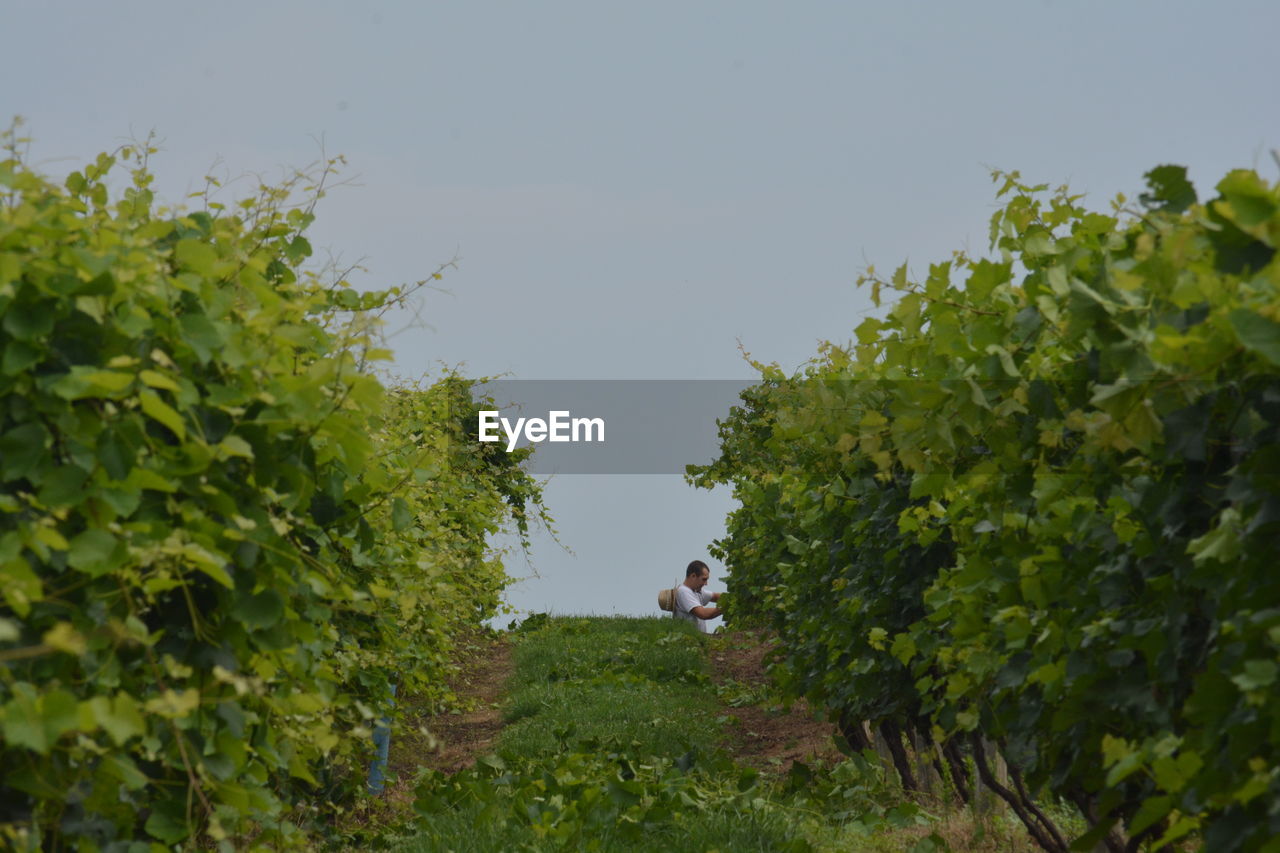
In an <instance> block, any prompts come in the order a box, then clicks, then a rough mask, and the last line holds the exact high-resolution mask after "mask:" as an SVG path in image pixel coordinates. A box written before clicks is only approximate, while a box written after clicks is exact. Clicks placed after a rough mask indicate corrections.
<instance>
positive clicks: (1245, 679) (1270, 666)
mask: <svg viewBox="0 0 1280 853" xmlns="http://www.w3.org/2000/svg"><path fill="white" fill-rule="evenodd" d="M1277 674H1280V667H1277V666H1276V662H1275V661H1273V660H1261V659H1259V660H1248V661H1245V662H1244V672H1241V673H1239V674H1237V675H1233V676H1231V680H1232V681H1233V682H1234V683H1235V685H1236V686H1237V687H1239V688H1240V689H1241V690H1265V689H1266V688H1268V687H1270V686H1271V685H1273V684H1275V683H1276V675H1277Z"/></svg>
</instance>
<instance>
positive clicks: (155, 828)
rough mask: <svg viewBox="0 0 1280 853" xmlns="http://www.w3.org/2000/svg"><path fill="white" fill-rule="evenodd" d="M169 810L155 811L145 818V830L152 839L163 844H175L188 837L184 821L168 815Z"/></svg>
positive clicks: (188, 832)
mask: <svg viewBox="0 0 1280 853" xmlns="http://www.w3.org/2000/svg"><path fill="white" fill-rule="evenodd" d="M168 811H169V810H160V809H156V810H155V811H153V812H152V813H151V817H149V818H147V823H146V830H147V832H148V833H149V834H150V835H151V837H152V838H157V839H159V840H160V841H163V842H164V843H165V844H177V843H178V842H179V841H181V840H182V839H184V838H186V837H187V836H188V835H190V831H189V830H188V829H187V824H186V821H184V820H182V819H181V818H178V817H175V816H173V815H170V814H169V813H168Z"/></svg>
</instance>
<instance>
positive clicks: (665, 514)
mask: <svg viewBox="0 0 1280 853" xmlns="http://www.w3.org/2000/svg"><path fill="white" fill-rule="evenodd" d="M1277 33H1280V4H1277V3H1275V2H1274V0H1271V2H1262V0H1259V2H1233V0H1219V2H1214V3H1191V2H1154V0H1149V1H1148V2H1125V0H1110V2H1075V3H1068V2H1004V3H992V2H968V3H957V4H950V3H922V2H894V3H888V2H882V3H869V2H861V3H855V2H839V3H838V2H824V3H805V2H792V3H785V4H784V3H780V2H773V3H765V2H718V3H709V2H694V1H693V0H686V2H681V3H671V2H649V3H627V4H623V3H612V2H599V0H596V2H576V3H568V2H552V0H548V1H547V2H542V3H521V4H516V3H506V4H503V3H430V2H415V3H408V2H405V3H388V2H382V3H380V2H368V3H364V4H361V5H359V6H357V5H356V4H339V3H318V2H305V3H304V2H296V0H289V2H284V0H279V2H255V3H243V2H223V3H220V4H216V5H214V4H205V5H202V6H199V7H196V6H194V5H189V4H184V3H173V2H164V3H159V2H150V3H141V2H121V3H113V4H105V3H96V2H93V3H91V2H80V3H71V2H18V0H0V43H2V44H3V54H4V60H5V61H4V72H3V82H0V117H7V116H12V115H15V114H18V115H22V116H24V117H25V118H26V119H27V120H28V126H27V131H28V132H29V134H30V135H32V136H34V137H35V143H34V146H33V159H34V160H36V161H37V162H39V163H41V164H43V167H44V169H45V170H46V171H47V172H48V173H50V174H55V175H62V174H65V173H66V172H68V171H70V170H71V169H73V168H77V167H79V166H80V165H81V162H82V161H84V160H86V159H89V158H91V157H92V156H93V155H94V154H95V153H96V152H98V151H100V150H104V149H110V148H114V147H116V146H117V145H118V144H119V143H120V142H121V141H123V140H124V139H125V138H128V137H130V136H131V135H132V136H139V137H140V136H144V135H145V134H146V133H147V132H148V131H150V130H155V131H156V133H157V134H158V135H159V137H160V138H161V139H162V140H163V149H164V150H163V152H162V153H161V154H160V155H158V156H157V157H156V158H154V160H153V166H154V168H155V170H156V171H157V173H158V175H159V179H158V187H159V189H160V191H161V192H162V193H163V194H165V195H167V196H168V197H169V198H170V199H173V200H177V199H178V198H180V196H181V195H182V194H183V192H184V191H186V190H187V189H188V188H191V189H195V188H197V187H198V186H200V184H201V183H202V181H201V177H202V176H203V175H204V174H206V173H207V172H208V171H209V170H210V167H211V165H212V164H213V163H214V162H215V161H218V160H220V161H221V163H222V164H223V165H222V166H220V167H218V168H219V173H220V174H221V173H228V174H231V175H233V176H234V175H239V174H242V173H247V172H262V173H265V174H267V175H268V176H270V175H274V174H276V173H277V172H278V169H279V167H282V166H301V165H305V164H306V163H308V162H310V161H311V160H313V159H314V158H315V157H317V156H318V153H319V149H318V146H317V143H316V141H315V140H316V139H317V138H320V137H323V139H324V145H325V148H326V150H327V151H328V152H329V153H331V154H337V153H341V154H343V155H345V156H346V158H347V159H348V161H349V164H350V165H349V167H348V169H347V171H346V176H347V177H353V178H355V182H354V183H353V184H351V185H347V186H343V187H340V188H338V189H336V190H335V191H333V192H332V193H331V194H330V195H329V197H328V198H327V199H326V200H325V201H324V202H323V203H322V205H321V207H320V209H319V219H318V221H317V223H316V225H315V227H314V229H313V231H312V234H311V237H312V242H313V243H314V244H315V245H316V246H317V247H323V248H325V249H327V250H329V251H331V252H332V253H334V254H335V255H340V256H341V257H342V258H344V259H345V260H346V261H348V262H352V261H356V260H359V259H364V265H365V266H366V267H367V269H368V272H367V273H364V274H361V275H360V276H359V277H358V278H357V279H356V282H357V284H359V285H360V286H364V287H379V286H386V285H391V284H396V283H399V282H402V281H408V280H414V279H418V278H421V277H423V276H425V275H427V274H429V273H430V272H431V271H433V270H434V269H435V267H436V266H437V265H438V264H439V263H441V262H443V261H447V260H449V259H450V258H452V257H453V256H454V254H455V252H456V253H457V254H458V255H459V256H460V257H461V262H460V266H459V268H458V269H457V270H456V271H454V272H450V273H449V274H448V275H447V276H446V279H445V281H444V282H443V286H444V287H445V288H447V289H448V291H449V292H448V293H447V294H432V295H430V296H428V297H427V298H426V299H425V301H424V303H423V305H422V314H423V316H424V318H425V319H426V320H427V321H428V322H429V323H430V324H431V328H430V329H425V328H417V329H411V330H408V331H405V332H403V333H401V334H399V335H398V336H396V337H395V338H394V339H393V343H394V345H395V349H396V353H397V361H396V370H397V371H398V372H399V373H401V374H402V375H406V376H413V375H418V374H420V373H422V372H424V371H428V370H431V369H433V368H434V366H435V365H437V364H438V363H439V362H444V363H448V364H458V363H462V364H465V366H466V370H467V371H468V372H470V373H472V374H475V375H480V374H485V375H493V374H498V373H507V374H509V375H510V376H512V377H514V378H521V379H671V378H692V379H714V378H746V377H749V376H750V375H751V373H750V370H749V368H748V366H747V365H746V364H744V363H743V362H742V360H741V357H740V355H739V352H738V343H739V341H740V342H741V343H742V345H743V346H744V347H745V348H746V349H747V350H749V351H750V352H751V353H752V354H753V355H754V356H756V357H757V358H761V359H763V360H765V361H777V362H779V363H781V364H782V365H784V366H785V367H788V368H794V367H796V366H798V365H799V364H801V363H802V362H803V361H805V360H806V359H807V358H809V357H811V356H812V355H813V354H814V352H815V349H816V346H817V343H818V341H820V340H823V339H831V340H836V341H844V340H847V339H848V338H849V337H850V336H851V334H852V331H851V330H852V328H853V327H854V326H855V325H857V323H858V322H859V321H860V320H861V318H862V317H863V316H864V315H865V314H866V313H867V312H868V310H869V304H868V300H867V297H866V294H865V293H863V292H859V291H857V290H855V288H854V287H853V281H854V279H855V278H856V277H857V274H858V272H859V271H860V270H861V269H862V268H863V267H864V266H865V265H866V264H867V263H874V264H876V265H877V267H879V268H881V269H892V268H893V267H894V266H896V265H897V264H899V263H901V262H903V261H909V262H910V264H911V267H912V269H913V270H915V271H918V272H923V271H924V270H925V269H927V264H928V263H929V262H931V261H936V260H939V259H944V258H946V257H947V256H948V255H949V253H950V252H951V251H952V250H953V249H958V248H964V249H967V250H969V251H972V252H975V253H980V252H982V251H983V250H984V249H985V247H986V236H985V235H986V222H987V218H988V217H989V216H990V214H991V212H992V210H993V206H994V201H993V193H992V186H991V184H990V181H989V178H988V173H987V168H986V167H987V166H995V167H999V168H1002V169H1020V170H1021V171H1022V172H1023V174H1024V176H1026V177H1027V178H1028V179H1031V180H1034V181H1043V182H1049V183H1051V184H1055V185H1056V184H1058V183H1062V182H1070V183H1071V185H1072V186H1073V187H1074V188H1075V189H1077V190H1078V191H1082V192H1086V193H1088V199H1089V201H1090V203H1092V204H1094V205H1096V206H1097V207H1099V208H1103V209H1105V207H1106V204H1107V201H1108V200H1109V198H1110V197H1111V196H1112V195H1114V193H1116V192H1117V191H1124V192H1126V193H1130V194H1132V193H1134V192H1136V191H1137V190H1138V189H1140V187H1141V175H1142V173H1143V172H1145V171H1146V170H1148V169H1150V168H1151V167H1152V166H1155V165H1157V164H1160V163H1170V162H1172V163H1180V164H1185V165H1187V166H1188V167H1190V170H1191V176H1192V179H1193V180H1194V181H1195V182H1196V184H1197V188H1198V189H1199V190H1200V191H1201V193H1202V195H1203V194H1204V193H1205V192H1206V191H1208V190H1209V189H1210V188H1211V186H1212V184H1213V183H1214V182H1216V180H1217V179H1218V178H1219V177H1221V175H1222V174H1223V172H1225V170H1227V169H1229V168H1232V167H1237V166H1254V167H1257V168H1259V169H1260V170H1261V171H1262V172H1263V173H1264V174H1265V175H1267V176H1268V177H1270V178H1274V177H1275V172H1276V167H1275V164H1274V163H1273V162H1272V160H1271V158H1270V157H1269V156H1268V154H1267V152H1268V150H1269V149H1270V148H1273V147H1277V146H1280V109H1278V108H1277V104H1280V94H1278V93H1277V81H1280V54H1277V52H1276V50H1275V37H1276V34H1277ZM229 193H230V196H231V197H237V193H236V190H235V189H234V188H233V189H232V190H230V191H229ZM547 496H548V501H549V503H550V509H551V511H552V512H553V513H554V514H555V515H556V517H557V518H558V521H559V528H560V533H561V539H562V540H563V541H564V542H565V543H566V544H567V545H569V546H570V547H572V548H573V549H574V551H575V552H576V556H570V555H568V554H565V553H564V552H562V551H560V550H559V549H558V548H556V547H555V546H553V545H551V544H550V543H549V541H547V540H546V538H545V537H544V538H540V539H539V540H538V542H537V543H536V544H535V548H534V552H533V555H532V558H533V563H534V566H535V567H536V569H537V570H538V573H539V574H540V576H541V577H540V578H538V579H533V580H529V581H526V582H524V583H522V584H521V585H519V586H518V587H516V588H515V589H514V590H513V592H512V596H511V598H512V601H513V602H514V603H515V604H516V605H517V606H519V607H522V608H526V609H534V610H541V609H547V608H551V609H554V610H556V611H558V612H600V613H609V612H621V613H648V612H656V610H655V605H654V596H655V594H656V590H657V589H658V587H659V586H661V585H663V584H666V583H669V582H670V581H671V579H672V578H673V577H676V576H677V575H678V574H679V573H680V571H681V569H682V567H683V565H684V564H685V563H687V562H688V561H689V560H690V559H693V558H695V557H703V558H705V557H706V543H707V542H708V541H710V540H711V539H712V538H714V537H715V536H718V535H720V534H721V533H722V519H723V516H724V514H725V512H726V511H727V510H728V509H729V508H730V506H731V503H730V501H729V499H728V497H727V496H725V495H723V494H708V493H703V492H695V491H694V490H692V489H690V488H688V487H687V486H685V485H684V484H683V482H682V481H681V480H680V478H678V477H673V476H642V475H631V476H601V475H592V476H585V475H583V476H562V477H560V478H558V479H556V480H555V481H554V482H553V483H552V484H551V485H550V486H549V488H548V490H547ZM512 568H513V571H514V572H515V573H516V574H526V573H527V571H528V570H527V568H526V566H525V562H524V560H523V559H522V558H520V557H518V556H517V557H516V558H515V559H514V561H513V565H512ZM719 568H720V567H719V566H715V567H714V569H715V574H716V575H717V578H716V579H715V580H713V588H716V587H718V583H716V580H718V576H719V575H720V571H719Z"/></svg>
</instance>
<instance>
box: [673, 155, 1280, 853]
mask: <svg viewBox="0 0 1280 853" xmlns="http://www.w3.org/2000/svg"><path fill="white" fill-rule="evenodd" d="M997 178H998V179H999V180H1001V181H1002V188H1001V190H1000V193H999V194H1000V195H1002V196H1003V195H1008V196H1009V198H1008V201H1007V203H1006V206H1005V207H1004V208H1003V209H1002V210H1001V211H999V212H997V213H996V214H995V216H993V218H992V224H991V237H992V245H993V249H994V250H995V251H996V252H998V253H999V260H1000V263H993V262H991V261H986V260H976V261H975V260H972V259H970V258H967V257H965V256H964V255H960V254H957V255H956V257H954V258H953V259H952V260H951V261H950V262H947V263H944V264H939V265H936V266H934V267H932V268H931V269H930V272H929V275H928V278H927V280H926V281H924V282H923V283H915V282H912V281H910V280H908V278H907V273H906V269H905V268H902V269H900V270H898V271H897V273H896V274H895V275H894V276H893V277H892V278H891V279H889V280H884V279H881V278H879V277H878V276H876V274H875V273H874V271H869V272H868V274H867V276H866V277H865V279H864V281H865V282H866V283H869V284H870V285H871V287H872V294H873V298H874V299H875V300H876V301H877V304H878V303H879V299H880V295H881V293H882V292H884V291H886V290H890V291H894V292H895V293H896V294H897V300H896V302H895V303H894V304H893V305H892V306H891V307H890V309H889V310H888V312H887V314H886V316H884V317H883V318H872V319H868V320H866V321H864V322H863V323H862V324H861V325H860V326H859V327H858V329H857V338H858V340H857V343H856V344H853V345H851V346H848V347H837V346H833V345H827V346H826V347H824V349H823V352H822V357H821V358H820V359H819V360H816V361H815V362H814V363H813V364H811V365H810V367H809V368H808V369H807V370H806V371H804V373H803V375H800V376H795V377H787V376H784V375H782V374H781V373H779V372H778V371H777V370H776V368H769V367H765V366H761V367H762V382H761V384H760V385H759V386H757V387H756V388H755V389H752V390H751V391H749V392H748V393H747V394H746V395H744V405H743V406H742V407H740V408H736V409H735V410H734V412H733V413H732V415H731V416H730V417H729V418H728V419H727V420H726V421H725V422H724V424H723V426H722V429H721V439H722V458H721V459H720V460H719V461H718V462H716V463H714V464H712V465H710V466H706V467H703V468H699V469H693V470H692V473H691V478H692V479H693V481H694V482H695V483H698V484H702V485H710V484H712V483H732V484H733V485H734V488H735V493H736V494H737V496H738V498H739V499H740V500H741V502H742V506H741V508H740V509H738V510H736V511H735V512H734V513H733V515H732V516H731V517H730V520H729V535H728V537H727V538H726V539H725V540H724V541H723V542H721V543H719V547H720V554H719V556H721V557H722V558H723V559H724V560H725V561H726V562H727V563H728V564H729V566H730V568H731V573H732V586H731V589H732V593H733V596H732V597H733V600H734V603H735V608H736V611H735V612H737V613H739V614H740V615H742V616H744V617H749V618H753V619H755V620H758V621H763V622H765V623H767V624H769V625H771V626H772V627H773V628H774V629H775V630H776V631H777V632H778V634H779V636H780V638H781V639H782V642H783V647H784V650H783V651H782V653H781V655H782V656H781V658H780V661H781V664H782V667H781V668H782V669H783V671H784V673H785V676H786V678H787V680H788V683H789V684H790V685H791V686H792V688H793V689H794V690H795V691H796V692H797V693H803V694H805V695H807V696H809V698H810V699H811V700H812V701H814V702H816V703H819V704H822V705H825V706H826V707H828V708H830V709H831V713H832V714H833V716H837V717H839V718H840V719H842V720H843V721H846V722H848V723H853V722H857V721H861V720H870V721H872V722H876V721H891V722H893V723H894V725H900V726H901V727H905V728H911V727H914V728H916V729H917V731H918V732H919V733H920V734H921V735H925V736H929V737H932V738H935V739H943V740H944V741H945V742H947V743H952V744H955V743H964V744H966V745H970V744H977V745H978V746H981V744H982V743H983V742H984V741H982V740H974V738H973V735H974V734H975V733H981V734H982V735H983V736H984V737H985V738H986V739H988V740H987V741H985V742H987V743H994V744H996V745H998V748H999V749H1000V750H1001V751H1002V752H1003V753H1004V755H1005V757H1006V758H1007V759H1008V760H1009V762H1010V767H1011V770H1012V772H1013V776H1014V781H1015V783H1025V793H1023V792H1019V791H1014V792H1012V793H1013V794H1014V796H1013V800H1016V801H1017V802H1018V804H1019V805H1017V806H1015V808H1018V807H1025V808H1026V809H1027V811H1028V818H1027V822H1028V825H1029V827H1030V828H1031V829H1032V830H1033V832H1035V833H1040V836H1039V837H1038V840H1040V842H1041V843H1042V844H1043V845H1044V846H1046V847H1049V848H1050V849H1062V847H1063V842H1062V840H1061V839H1059V838H1055V837H1054V830H1053V828H1052V827H1051V826H1049V825H1048V824H1047V823H1046V822H1044V821H1040V820H1038V819H1037V818H1036V817H1035V815H1034V809H1033V808H1032V806H1033V801H1034V799H1035V798H1034V797H1033V796H1030V794H1034V792H1036V791H1039V790H1047V791H1050V792H1052V793H1053V794H1055V795H1057V796H1060V797H1063V798H1066V799H1068V800H1070V801H1071V802H1074V803H1076V804H1078V805H1079V806H1080V807H1081V808H1082V810H1083V811H1084V812H1085V813H1086V814H1087V815H1088V816H1089V818H1090V820H1091V821H1094V822H1096V824H1097V826H1098V833H1097V837H1096V838H1095V839H1094V840H1101V841H1102V842H1103V843H1105V844H1107V845H1108V846H1109V847H1111V848H1112V849H1115V850H1119V849H1121V848H1122V847H1123V846H1124V845H1125V844H1126V843H1127V842H1131V843H1135V844H1136V843H1140V841H1141V840H1142V839H1147V840H1150V841H1154V842H1156V843H1157V844H1159V843H1160V839H1163V840H1164V841H1170V840H1173V839H1175V838H1179V837H1183V836H1185V835H1187V834H1190V833H1195V832H1200V833H1202V836H1201V837H1202V838H1204V839H1205V841H1206V843H1208V844H1210V845H1211V846H1212V847H1213V849H1221V850H1246V849H1260V847H1261V845H1262V843H1263V841H1264V840H1266V839H1274V838H1275V837H1277V836H1278V835H1280V701H1278V700H1280V574H1277V572H1276V571H1275V566H1274V562H1275V555H1276V553H1277V551H1276V544H1275V543H1276V542H1278V541H1280V464H1277V463H1280V453H1277V450H1276V448H1277V447H1278V446H1280V268H1278V265H1277V263H1276V261H1275V248H1276V245H1277V242H1278V241H1280V192H1278V191H1277V188H1276V187H1274V186H1271V185H1268V184H1266V183H1265V182H1263V181H1262V180H1261V179H1259V178H1258V176H1257V175H1255V174H1254V173H1252V172H1246V171H1237V172H1232V173H1230V174H1229V175H1227V176H1226V177H1225V178H1224V179H1223V180H1222V181H1221V182H1220V183H1219V184H1218V193H1219V194H1218V196H1217V197H1216V198H1215V199H1213V200H1212V201H1210V202H1209V203H1208V204H1206V205H1203V206H1201V205H1199V204H1197V203H1196V196H1195V193H1194V190H1193V189H1192V188H1191V186H1190V184H1189V183H1187V182H1186V180H1185V170H1182V169H1180V168H1179V167H1167V166H1166V167H1160V168H1158V169H1155V170H1153V171H1152V172H1151V173H1150V174H1149V175H1148V178H1149V182H1150V190H1149V192H1148V193H1146V194H1144V195H1143V196H1142V199H1141V200H1142V202H1143V203H1144V205H1145V206H1146V207H1147V208H1148V209H1147V211H1146V212H1145V213H1143V214H1140V215H1138V214H1134V215H1132V216H1128V217H1126V216H1125V214H1126V213H1130V212H1129V211H1126V210H1123V209H1121V208H1120V205H1122V204H1123V202H1122V201H1121V202H1119V203H1118V204H1117V210H1116V211H1115V212H1114V213H1115V215H1103V214H1099V213H1092V212H1088V211H1086V210H1085V209H1084V208H1082V207H1081V206H1079V204H1078V198H1077V197H1073V196H1070V195H1068V194H1067V192H1066V191H1065V189H1063V190H1059V191H1058V192H1056V193H1053V194H1051V195H1048V196H1047V197H1046V194H1045V193H1044V188H1043V187H1028V186H1026V185H1024V184H1022V183H1021V182H1020V180H1019V179H1018V176H1017V175H1016V174H1012V175H997ZM1015 269H1017V270H1019V271H1020V272H1019V274H1018V275H1019V276H1020V277H1015V273H1014V270H1015ZM953 279H954V281H953ZM855 734H856V733H855ZM1108 827H1110V828H1111V834H1110V836H1109V837H1104V834H1105V831H1106V829H1107V828H1108Z"/></svg>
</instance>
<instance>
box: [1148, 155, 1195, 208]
mask: <svg viewBox="0 0 1280 853" xmlns="http://www.w3.org/2000/svg"><path fill="white" fill-rule="evenodd" d="M1143 177H1144V178H1146V179H1147V192H1144V193H1141V194H1139V196H1138V201H1139V203H1141V204H1142V205H1143V206H1144V207H1146V208H1147V209H1149V210H1164V211H1168V212H1169V213H1182V212H1183V211H1184V210H1186V209H1187V208H1189V207H1190V206H1191V205H1193V204H1195V203H1196V189H1195V187H1193V186H1192V185H1191V182H1190V181H1189V180H1187V167H1186V166H1172V165H1169V166H1156V167H1155V168H1154V169H1152V170H1151V171H1149V172H1147V173H1146V174H1145V175H1143Z"/></svg>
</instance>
